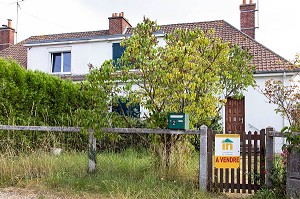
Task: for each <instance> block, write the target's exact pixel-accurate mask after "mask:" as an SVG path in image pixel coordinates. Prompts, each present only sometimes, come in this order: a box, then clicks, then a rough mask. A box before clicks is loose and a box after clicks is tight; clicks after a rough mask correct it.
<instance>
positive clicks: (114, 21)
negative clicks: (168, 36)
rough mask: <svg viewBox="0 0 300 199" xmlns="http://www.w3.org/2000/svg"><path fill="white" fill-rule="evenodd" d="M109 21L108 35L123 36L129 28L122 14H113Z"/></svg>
mask: <svg viewBox="0 0 300 199" xmlns="http://www.w3.org/2000/svg"><path fill="white" fill-rule="evenodd" d="M108 20H109V34H110V35H115V34H124V33H125V31H126V29H127V28H131V25H130V23H129V22H128V20H127V19H125V18H124V12H121V13H119V14H118V13H113V14H112V16H111V17H109V18H108Z"/></svg>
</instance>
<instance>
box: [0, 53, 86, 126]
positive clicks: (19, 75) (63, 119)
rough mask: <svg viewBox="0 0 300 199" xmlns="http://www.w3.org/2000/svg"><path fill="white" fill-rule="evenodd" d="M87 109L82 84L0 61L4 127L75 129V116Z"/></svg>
mask: <svg viewBox="0 0 300 199" xmlns="http://www.w3.org/2000/svg"><path fill="white" fill-rule="evenodd" d="M87 106H89V103H88V100H87V97H86V96H85V95H84V94H83V93H82V92H81V89H80V84H76V83H73V82H71V81H67V80H62V79H60V78H59V77H55V76H51V75H48V74H45V73H42V72H39V71H30V70H28V71H27V70H25V69H24V68H22V67H20V66H19V65H18V64H17V63H16V62H14V61H10V60H4V59H1V58H0V123H1V124H10V125H49V126H57V125H65V126H72V125H74V119H75V118H74V117H73V116H74V115H73V114H74V112H75V111H76V110H77V109H79V108H85V107H87Z"/></svg>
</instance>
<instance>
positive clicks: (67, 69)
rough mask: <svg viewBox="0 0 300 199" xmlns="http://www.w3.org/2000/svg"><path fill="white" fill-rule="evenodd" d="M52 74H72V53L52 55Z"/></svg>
mask: <svg viewBox="0 0 300 199" xmlns="http://www.w3.org/2000/svg"><path fill="white" fill-rule="evenodd" d="M51 64H52V69H51V72H52V73H71V52H55V53H51Z"/></svg>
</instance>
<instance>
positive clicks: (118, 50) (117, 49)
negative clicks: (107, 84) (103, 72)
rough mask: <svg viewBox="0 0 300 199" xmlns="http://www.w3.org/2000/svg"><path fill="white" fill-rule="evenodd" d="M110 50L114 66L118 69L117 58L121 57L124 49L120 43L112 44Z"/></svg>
mask: <svg viewBox="0 0 300 199" xmlns="http://www.w3.org/2000/svg"><path fill="white" fill-rule="evenodd" d="M112 45H113V46H112V48H113V58H112V59H113V61H114V65H115V66H116V67H117V68H120V66H119V65H116V63H117V60H118V59H119V58H121V57H122V55H123V53H124V51H125V47H123V46H121V45H120V43H113V44H112Z"/></svg>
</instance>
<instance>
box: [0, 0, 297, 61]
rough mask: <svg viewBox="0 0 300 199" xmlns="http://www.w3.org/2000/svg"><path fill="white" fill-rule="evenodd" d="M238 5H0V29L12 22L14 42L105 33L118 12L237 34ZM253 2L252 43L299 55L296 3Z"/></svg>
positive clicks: (191, 0)
mask: <svg viewBox="0 0 300 199" xmlns="http://www.w3.org/2000/svg"><path fill="white" fill-rule="evenodd" d="M242 1H243V0H23V1H22V0H0V25H2V24H5V25H6V24H7V19H12V20H13V21H12V26H13V28H17V32H18V34H17V41H18V42H20V41H22V40H24V39H26V38H28V37H30V36H34V35H47V34H55V33H65V32H81V31H91V30H106V29H108V17H110V16H111V15H112V13H120V12H124V16H125V18H127V19H128V21H129V22H130V24H131V25H132V26H133V27H135V26H136V24H137V23H139V22H141V21H142V20H143V17H144V16H146V17H149V18H150V19H151V20H155V21H157V23H158V24H159V25H165V24H174V23H188V22H200V21H213V20H225V21H227V22H228V23H230V24H231V25H233V26H235V27H236V28H238V29H240V11H239V5H240V4H242ZM249 1H250V0H247V2H249ZM17 2H19V3H18V4H19V9H18V13H19V14H18V20H17ZM253 2H254V3H256V4H257V8H258V12H256V26H258V29H256V40H257V41H258V42H260V43H261V44H263V45H264V46H266V47H267V48H269V49H270V50H272V51H273V52H275V53H277V54H279V55H280V56H282V57H284V58H286V59H288V60H291V61H292V60H293V59H294V58H295V55H296V53H300V23H299V20H300V0H253ZM17 21H18V24H17V23H16V22H17Z"/></svg>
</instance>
